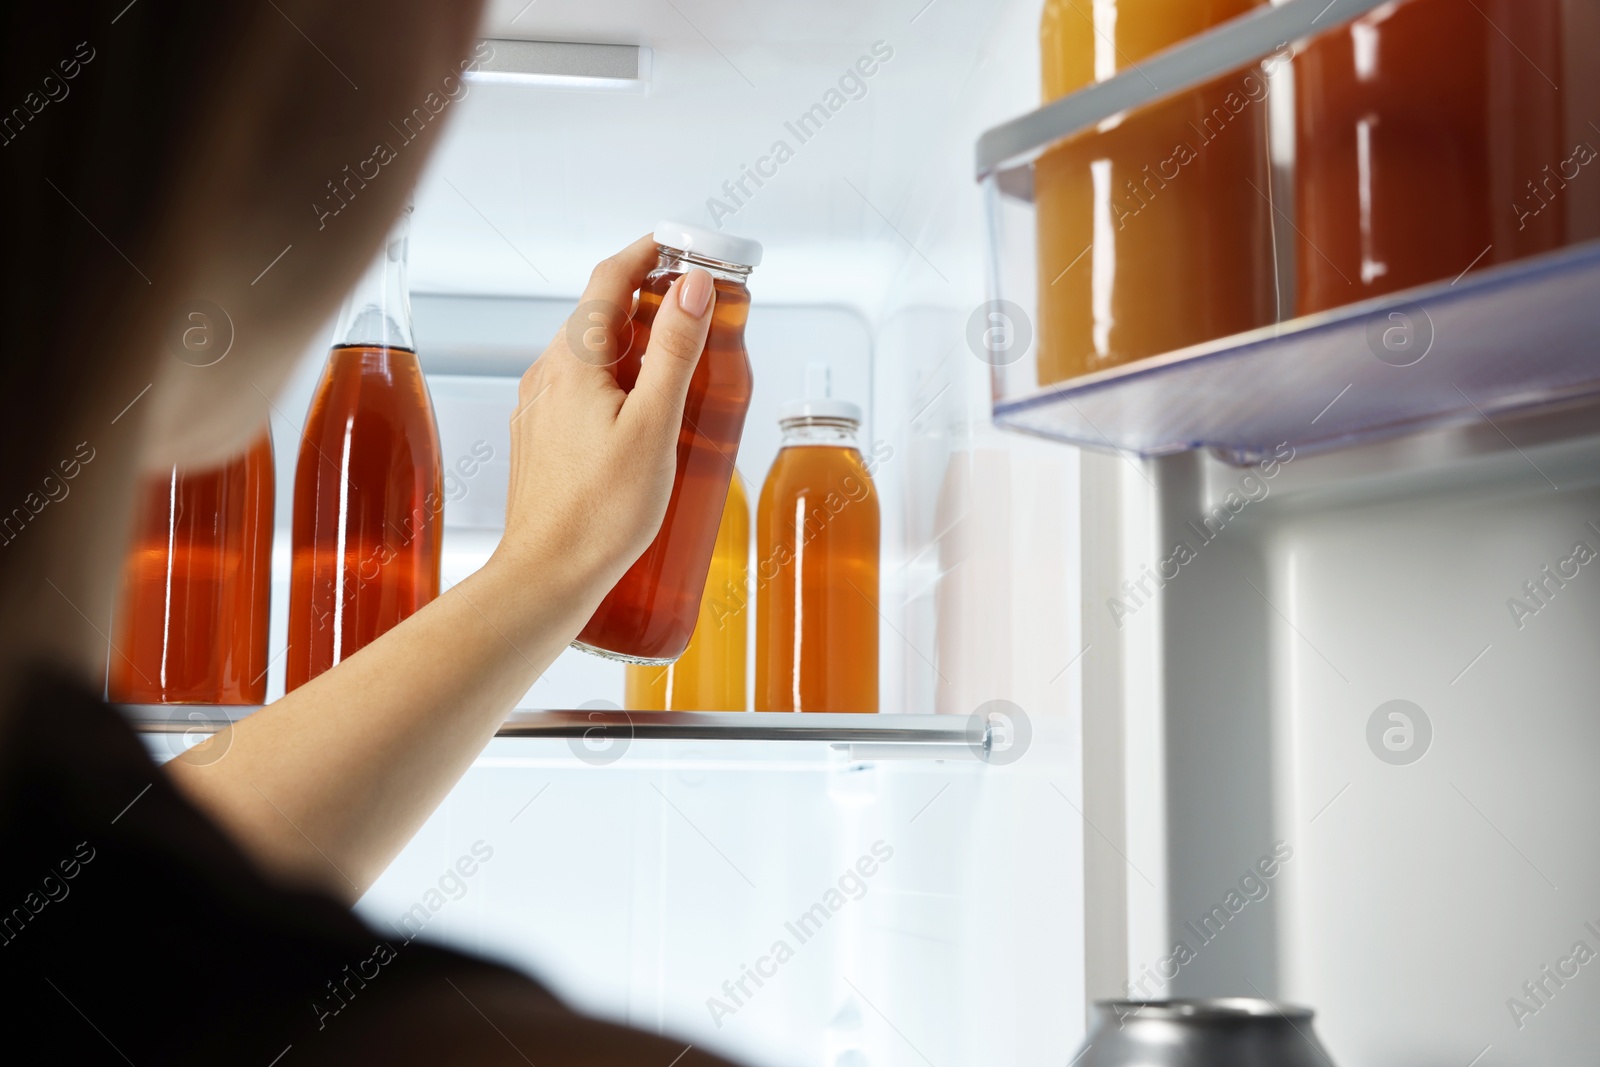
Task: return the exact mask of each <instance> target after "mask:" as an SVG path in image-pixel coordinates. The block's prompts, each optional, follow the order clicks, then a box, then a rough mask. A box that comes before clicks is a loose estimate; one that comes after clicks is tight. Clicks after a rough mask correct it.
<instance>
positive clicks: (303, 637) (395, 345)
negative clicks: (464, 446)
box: [285, 208, 444, 690]
mask: <svg viewBox="0 0 1600 1067" xmlns="http://www.w3.org/2000/svg"><path fill="white" fill-rule="evenodd" d="M410 214H411V212H410V209H409V208H407V209H406V212H405V214H404V215H403V216H402V217H401V219H400V221H399V222H398V223H397V224H396V226H395V228H394V229H393V230H392V231H391V232H390V234H389V236H388V239H387V240H386V241H385V244H384V250H383V252H382V253H381V254H380V255H379V256H378V258H377V259H376V260H375V261H374V262H373V264H372V266H371V267H370V268H368V270H367V273H366V274H365V275H364V276H363V277H362V279H361V281H360V282H359V283H358V284H357V286H356V288H355V290H354V291H353V292H352V293H351V294H350V298H349V299H348V300H347V301H346V303H345V307H344V312H343V313H342V314H341V315H340V317H339V324H338V326H337V327H336V328H335V330H334V335H333V336H334V343H333V351H332V352H331V353H329V355H328V365H327V368H326V369H325V370H324V371H323V374H322V381H321V382H320V383H319V384H318V386H317V392H316V395H315V397H314V398H313V399H312V401H311V413H310V414H309V415H308V416H307V417H306V425H305V432H304V434H303V436H302V439H301V444H300V459H299V464H298V466H297V467H296V469H295V485H294V520H293V570H292V572H291V574H290V580H289V650H288V666H287V669H286V672H285V687H286V688H287V689H290V690H292V689H294V688H295V687H297V686H299V685H302V684H304V683H305V682H308V681H310V680H311V679H312V678H315V677H316V676H317V675H319V674H321V673H322V672H323V671H325V670H327V669H328V668H329V667H332V666H334V665H335V664H337V663H339V662H340V661H341V660H343V659H345V657H347V656H349V655H351V654H352V653H354V652H355V651H357V650H358V649H360V648H362V647H363V646H365V645H367V644H368V643H370V642H371V641H373V640H374V639H375V638H377V637H379V636H380V635H382V634H383V633H386V632H387V631H388V630H389V629H391V628H392V627H393V626H395V625H396V624H397V623H399V622H400V621H401V620H402V619H405V618H406V617H408V616H409V615H411V614H412V613H413V612H415V611H417V610H418V609H419V608H421V607H422V606H423V605H425V604H427V603H428V602H429V601H431V600H433V598H434V597H436V596H438V595H439V565H440V554H441V546H440V536H441V534H442V532H443V531H442V527H443V511H444V488H443V477H444V473H443V467H442V464H441V462H440V453H439V432H438V429H437V428H436V426H435V423H434V417H433V403H432V401H431V400H430V398H429V396H428V386H427V383H426V382H425V381H424V380H423V377H422V366H421V364H420V363H419V362H418V361H417V352H416V343H415V341H414V340H413V339H412V330H411V300H410V294H409V291H408V289H407V283H406V244H407V231H408V229H409V222H410Z"/></svg>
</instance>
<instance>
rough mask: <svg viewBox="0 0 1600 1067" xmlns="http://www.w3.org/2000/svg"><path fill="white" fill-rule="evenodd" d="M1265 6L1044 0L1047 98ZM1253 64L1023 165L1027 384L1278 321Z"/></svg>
mask: <svg viewBox="0 0 1600 1067" xmlns="http://www.w3.org/2000/svg"><path fill="white" fill-rule="evenodd" d="M1265 4H1266V0H1095V2H1094V3H1092V4H1090V3H1086V2H1083V0H1046V3H1045V5H1044V13H1043V15H1042V17H1041V20H1040V29H1039V38H1040V48H1041V59H1042V73H1043V82H1044V99H1045V101H1046V102H1049V101H1051V100H1054V99H1056V98H1057V97H1060V96H1063V95H1065V94H1067V93H1070V92H1073V91H1075V90H1077V89H1081V88H1083V87H1085V86H1087V85H1090V84H1092V83H1094V82H1098V81H1104V80H1106V79H1107V78H1110V77H1112V76H1113V75H1115V74H1118V73H1120V72H1122V71H1123V70H1125V69H1129V68H1131V67H1134V66H1136V65H1137V64H1138V63H1139V61H1140V60H1142V59H1144V58H1145V57H1147V56H1150V55H1152V54H1154V53H1156V52H1159V51H1161V50H1163V49H1165V48H1169V47H1171V46H1172V45H1175V44H1177V43H1179V42H1180V41H1182V40H1184V39H1185V38H1187V37H1191V36H1193V35H1194V34H1197V33H1200V32H1202V31H1203V30H1206V29H1209V28H1211V27H1212V26H1215V25H1217V24H1219V23H1222V22H1225V21H1227V20H1229V19H1231V18H1234V17H1235V16H1238V15H1241V14H1244V13H1245V12H1247V11H1249V10H1251V9H1252V8H1256V7H1261V6H1265ZM1267 91H1268V90H1267V82H1266V78H1265V76H1264V74H1263V73H1262V70H1261V68H1260V67H1259V66H1252V67H1249V68H1247V69H1245V70H1243V71H1240V72H1237V73H1235V74H1230V75H1227V76H1224V77H1222V78H1218V79H1217V80H1216V81H1213V82H1211V83H1209V84H1207V85H1204V86H1202V87H1200V88H1198V89H1194V90H1191V91H1189V92H1185V93H1182V94H1180V95H1178V96H1177V97H1174V98H1171V99H1168V100H1165V101H1162V102H1160V103H1156V104H1152V105H1149V106H1146V107H1143V108H1140V109H1138V110H1136V111H1133V112H1130V113H1128V114H1125V115H1121V116H1117V117H1114V118H1111V119H1107V120H1106V121H1104V122H1102V123H1100V125H1099V127H1098V128H1096V129H1095V130H1092V131H1089V132H1086V133H1083V134H1080V135H1078V136H1076V137H1074V138H1073V139H1071V140H1070V141H1067V142H1066V143H1064V144H1061V145H1057V146H1056V147H1055V148H1052V149H1051V150H1049V151H1048V152H1046V153H1045V154H1044V155H1043V156H1041V157H1040V158H1039V160H1038V161H1037V162H1036V163H1035V170H1034V192H1035V207H1036V211H1037V215H1036V225H1037V227H1038V293H1039V297H1038V315H1039V323H1038V336H1039V348H1038V351H1039V358H1038V368H1039V380H1040V384H1042V385H1048V384H1051V383H1054V382H1059V381H1063V380H1065V379H1068V378H1072V377H1076V376H1078V375H1082V374H1089V373H1092V372H1094V371H1099V370H1104V369H1107V368H1110V367H1115V366H1118V365H1120V364H1124V363H1128V362H1130V361H1133V360H1137V359H1143V358H1145V357H1147V356H1154V355H1159V354H1161V353H1164V352H1171V351H1174V350H1176V349H1180V348H1184V347H1186V346H1188V345H1193V344H1199V343H1201V342H1204V341H1210V340H1214V339H1215V338H1218V337H1225V336H1227V335H1229V334H1233V333H1238V332H1240V331H1243V330H1249V329H1253V328H1255V327H1258V326H1263V325H1267V324H1269V323H1271V322H1273V321H1274V319H1275V318H1276V316H1277V310H1278V309H1277V280H1276V275H1275V270H1274V266H1273V256H1272V207H1271V204H1270V203H1269V200H1268V197H1269V196H1270V195H1271V185H1270V178H1269V170H1270V162H1269V159H1268V153H1267Z"/></svg>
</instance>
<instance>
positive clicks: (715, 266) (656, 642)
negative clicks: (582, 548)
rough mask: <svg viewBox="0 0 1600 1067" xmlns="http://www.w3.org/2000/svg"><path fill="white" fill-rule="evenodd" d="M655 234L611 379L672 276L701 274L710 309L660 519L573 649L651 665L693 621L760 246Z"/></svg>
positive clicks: (712, 532)
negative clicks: (712, 292)
mask: <svg viewBox="0 0 1600 1067" xmlns="http://www.w3.org/2000/svg"><path fill="white" fill-rule="evenodd" d="M655 239H656V245H657V246H658V248H659V250H660V257H659V258H658V259H657V261H656V266H655V269H654V270H652V271H651V272H650V273H649V274H648V275H647V276H646V277H645V280H644V285H642V286H641V287H640V289H639V307H638V310H636V311H635V312H634V315H633V323H632V325H633V337H632V340H631V342H630V343H629V344H628V347H627V350H626V352H625V353H624V354H623V356H622V358H621V359H620V360H618V362H617V363H616V364H615V365H614V366H613V367H612V371H613V373H614V374H615V375H616V378H617V384H618V385H620V386H622V388H623V389H625V390H632V389H633V386H634V383H635V382H636V381H637V380H638V377H639V364H640V359H641V357H642V356H643V355H644V350H645V348H646V346H648V345H649V343H650V325H651V323H653V322H654V321H655V317H656V312H657V311H659V310H660V308H661V301H662V299H663V298H664V297H665V296H666V294H667V289H668V288H669V287H670V286H671V285H672V283H673V282H674V281H675V280H676V279H678V278H679V277H681V276H682V275H684V274H686V273H688V272H689V271H690V270H692V269H694V268H696V267H698V268H700V269H701V270H704V271H706V272H707V273H709V274H710V275H711V279H712V282H713V284H714V285H715V286H716V291H717V300H716V306H715V308H714V309H713V310H712V313H711V329H710V332H709V333H708V335H707V336H706V346H705V348H704V349H703V350H702V351H701V353H700V362H699V364H698V365H697V366H696V367H695V370H694V376H693V378H691V379H690V381H689V394H688V399H687V400H686V401H685V402H684V407H683V425H682V428H681V429H680V431H679V434H678V457H677V473H676V474H675V476H674V478H673V482H672V497H671V499H670V500H669V501H668V503H667V514H666V518H664V519H662V521H661V528H660V530H658V531H657V532H656V536H655V540H653V541H652V542H650V547H649V548H646V549H645V550H644V555H642V556H640V557H639V558H638V560H636V561H635V562H634V564H633V566H631V567H629V568H628V571H627V573H626V574H624V575H623V576H622V580H621V581H619V582H618V583H617V584H616V586H615V587H613V588H612V590H611V592H609V593H607V594H606V597H605V599H604V600H602V601H601V602H600V607H599V608H598V609H596V610H595V613H594V615H593V616H592V617H591V618H590V619H589V622H588V624H587V625H586V626H584V628H583V630H582V632H581V633H579V634H578V639H577V640H576V641H574V642H573V645H574V646H575V647H577V648H581V649H583V650H584V651H586V652H593V653H595V654H596V655H600V656H605V657H608V658H610V659H618V660H622V661H623V662H625V663H644V664H654V665H658V666H659V665H664V664H668V663H671V662H672V661H674V660H676V659H677V658H678V657H679V656H681V655H683V650H684V649H686V648H688V647H689V638H690V637H691V636H692V635H693V634H694V629H695V624H696V622H697V621H698V619H699V618H700V601H701V597H702V595H703V594H704V592H705V588H706V575H707V573H708V572H709V571H710V569H711V554H712V550H713V549H714V547H715V545H716V542H717V529H718V527H719V526H720V525H721V519H722V511H723V504H724V502H725V501H726V499H727V495H728V483H729V479H730V478H731V477H732V475H733V461H734V458H735V457H736V456H737V455H738V452H739V438H740V437H741V436H742V435H743V433H744V417H745V412H746V411H748V410H749V407H750V392H751V388H752V386H753V378H752V375H751V372H750V357H749V354H748V353H747V352H746V351H745V347H744V327H745V322H746V321H747V320H748V319H749V317H750V290H749V288H748V287H747V286H746V284H745V283H746V281H747V280H748V279H749V277H750V271H751V269H752V268H754V267H755V266H756V265H757V264H759V263H760V262H761V245H760V244H759V243H758V242H756V241H752V240H749V239H747V238H743V237H735V236H733V235H731V234H726V233H722V232H720V231H717V230H709V229H706V228H704V227H701V226H691V225H688V224H686V223H680V222H663V223H661V224H660V225H659V226H657V227H656V232H655Z"/></svg>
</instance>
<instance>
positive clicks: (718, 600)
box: [626, 471, 750, 711]
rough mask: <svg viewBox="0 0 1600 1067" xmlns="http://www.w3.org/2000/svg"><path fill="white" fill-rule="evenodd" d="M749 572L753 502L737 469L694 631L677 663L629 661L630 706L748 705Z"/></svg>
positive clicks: (742, 707)
mask: <svg viewBox="0 0 1600 1067" xmlns="http://www.w3.org/2000/svg"><path fill="white" fill-rule="evenodd" d="M749 574H750V504H749V502H748V501H747V500H746V499H745V492H744V482H743V479H741V478H740V477H739V472H738V471H734V472H733V480H732V481H730V482H729V483H728V501H727V503H726V504H724V505H723V506H722V523H721V525H719V526H718V527H717V543H716V546H715V547H714V548H713V549H712V550H711V570H710V572H709V573H707V575H706V590H705V593H704V594H703V595H702V596H701V597H700V620H699V622H697V623H696V624H695V628H694V636H693V637H691V638H690V639H689V647H688V648H686V649H684V652H683V655H681V656H679V657H678V659H677V662H675V663H669V664H667V665H665V666H651V665H645V664H637V663H630V664H628V667H627V697H626V700H627V707H628V710H630V711H743V710H745V708H747V707H748V706H749V704H748V703H747V701H746V698H745V685H744V683H745V654H746V651H747V650H748V648H749V632H750V612H749V611H748V610H747V609H748V607H749V597H750V592H749Z"/></svg>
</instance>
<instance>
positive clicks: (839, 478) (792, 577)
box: [755, 400, 879, 712]
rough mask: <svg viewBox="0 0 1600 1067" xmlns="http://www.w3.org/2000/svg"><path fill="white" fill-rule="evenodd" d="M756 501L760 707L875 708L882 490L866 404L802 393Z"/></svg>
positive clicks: (786, 413) (790, 409)
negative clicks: (875, 475) (870, 463)
mask: <svg viewBox="0 0 1600 1067" xmlns="http://www.w3.org/2000/svg"><path fill="white" fill-rule="evenodd" d="M779 425H781V426H782V428H783V441H782V447H781V448H780V449H779V451H778V457H777V459H775V460H773V463H772V469H771V471H769V472H768V474H767V480H766V484H764V485H763V486H762V487H761V502H760V504H759V505H758V507H757V511H756V690H755V707H756V710H757V711H821V712H875V711H877V710H878V535H879V530H878V496H877V492H876V490H875V489H874V487H873V484H872V475H871V474H870V473H869V472H868V470H867V466H866V463H865V462H864V461H863V460H862V458H861V449H860V447H859V446H858V445H857V443H856V433H857V431H858V430H859V429H860V426H861V409H860V408H858V407H856V405H854V404H851V403H847V402H845V401H840V400H804V401H800V402H797V403H794V404H790V405H788V406H786V407H785V408H784V410H783V411H782V412H781V414H780V417H779Z"/></svg>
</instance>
